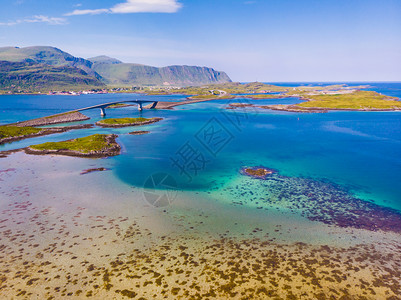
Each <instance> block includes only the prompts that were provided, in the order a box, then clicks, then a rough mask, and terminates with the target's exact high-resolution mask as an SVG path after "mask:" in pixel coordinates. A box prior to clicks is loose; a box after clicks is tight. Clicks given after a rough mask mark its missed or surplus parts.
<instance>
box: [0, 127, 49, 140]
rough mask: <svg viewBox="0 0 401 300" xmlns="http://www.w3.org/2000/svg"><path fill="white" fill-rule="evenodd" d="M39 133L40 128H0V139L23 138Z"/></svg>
mask: <svg viewBox="0 0 401 300" xmlns="http://www.w3.org/2000/svg"><path fill="white" fill-rule="evenodd" d="M40 131H42V129H41V128H35V127H16V126H0V139H4V138H9V137H17V136H23V135H28V134H33V133H38V132H40Z"/></svg>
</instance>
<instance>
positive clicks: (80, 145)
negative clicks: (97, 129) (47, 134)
mask: <svg viewBox="0 0 401 300" xmlns="http://www.w3.org/2000/svg"><path fill="white" fill-rule="evenodd" d="M117 137H118V136H117V135H115V134H93V135H90V136H87V137H83V138H76V139H72V140H67V141H62V142H47V143H43V144H39V145H31V146H29V147H27V148H25V149H24V150H25V153H27V154H35V155H45V154H52V155H66V156H77V157H86V158H102V157H109V156H115V155H118V154H120V151H121V147H120V145H119V144H118V143H117V142H116V138H117Z"/></svg>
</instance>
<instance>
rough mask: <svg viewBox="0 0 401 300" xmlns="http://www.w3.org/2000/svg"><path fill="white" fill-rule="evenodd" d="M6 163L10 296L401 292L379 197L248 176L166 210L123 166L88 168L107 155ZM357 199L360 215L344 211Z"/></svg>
mask: <svg viewBox="0 0 401 300" xmlns="http://www.w3.org/2000/svg"><path fill="white" fill-rule="evenodd" d="M0 164H1V167H0V240H1V241H0V269H1V274H0V298H2V299H16V298H21V299H69V298H71V299H74V298H77V299H82V298H92V299H127V298H133V299H163V298H166V299H228V298H234V299H401V297H400V296H399V295H401V243H400V242H401V236H400V233H399V231H397V228H396V227H395V228H388V227H386V226H384V225H383V226H382V227H380V226H379V228H374V227H369V224H368V223H369V222H373V221H372V219H369V218H368V214H369V213H374V212H373V211H371V210H370V209H371V207H369V206H368V207H361V206H360V205H361V204H360V203H359V204H358V203H357V204H355V202H352V199H347V200H346V201H345V200H344V202H341V203H340V204H339V203H338V202H336V201H335V199H334V198H333V197H330V199H331V204H330V203H329V204H324V203H326V202H322V201H321V199H320V198H319V199H317V198H316V196H314V195H310V191H309V190H302V191H301V192H300V191H299V189H302V188H301V186H309V188H311V189H313V190H317V189H322V190H325V191H330V189H331V188H333V187H331V186H325V185H324V184H318V183H315V184H314V183H311V182H309V181H308V182H303V181H302V182H301V181H296V182H292V181H291V180H292V179H288V180H286V179H285V178H283V177H276V178H274V180H273V181H271V182H264V183H261V182H259V181H252V180H253V179H250V178H246V179H244V180H243V181H241V180H238V181H236V182H233V183H232V185H231V186H226V187H224V188H222V189H220V190H218V191H214V192H212V193H211V194H202V193H195V192H193V193H189V192H186V193H184V192H179V193H178V198H177V199H176V200H175V201H174V202H173V203H172V205H170V206H168V207H161V208H157V207H153V206H152V205H150V204H149V203H147V202H146V200H145V199H144V197H143V190H142V189H141V188H136V187H130V186H128V185H126V184H124V183H122V182H121V181H119V180H118V179H117V178H115V176H114V174H113V172H112V171H105V172H93V173H90V174H85V175H80V172H82V170H84V169H88V168H97V167H105V168H108V169H109V168H110V169H112V167H113V166H112V165H111V162H110V160H107V159H100V160H87V159H81V158H71V157H54V156H43V157H42V156H40V157H36V156H29V155H26V154H24V153H15V154H12V155H10V156H9V157H8V158H1V159H0ZM277 176H279V175H277ZM244 182H246V183H247V184H246V185H243V184H244ZM241 183H242V185H241ZM260 184H264V185H266V186H265V189H266V191H267V192H268V193H270V194H272V195H273V194H274V195H275V196H274V197H272V198H271V199H270V200H269V201H266V200H265V201H263V199H264V198H263V197H265V196H266V195H262V194H261V195H255V192H254V191H255V190H257V186H256V185H260ZM295 184H296V185H297V189H296V190H295V192H294V191H292V192H293V193H286V194H285V195H284V196H285V197H284V196H283V197H279V196H280V195H279V194H277V191H278V190H281V191H283V190H285V189H286V188H287V187H288V185H291V186H293V185H295ZM252 185H255V186H254V188H253V186H252ZM252 191H253V192H252ZM250 193H251V194H250ZM341 193H342V192H341V191H340V192H338V193H337V195H340V196H341V195H342V194H341ZM305 194H306V196H305ZM227 195H231V198H230V199H229V198H227ZM326 196H327V195H326ZM219 197H221V198H222V199H219ZM308 197H309V198H308ZM341 197H343V198H344V197H345V198H346V196H341ZM308 199H309V200H308ZM311 199H312V200H313V201H312V200H311ZM328 199H329V198H328ZM308 201H309V202H310V203H312V204H310V203H309V202H308ZM349 201H351V202H349ZM329 202H330V201H329ZM308 203H309V204H308ZM350 203H352V206H353V207H354V206H355V205H357V206H356V208H357V211H353V215H354V220H357V221H356V223H355V222H354V223H352V222H351V221H350V220H351V219H346V221H344V219H343V218H340V217H339V216H338V214H335V213H333V211H335V209H337V211H344V212H345V211H346V210H347V207H348V206H350V205H351V204H350ZM252 204H254V205H252ZM347 205H348V206H347ZM358 205H359V206H358ZM354 208H355V207H354ZM358 213H359V214H360V215H358ZM394 214H395V215H394ZM374 216H375V215H374ZM386 216H387V215H383V214H380V215H379V217H380V218H381V219H380V220H381V224H387V223H386V219H387V217H386ZM389 216H390V219H391V220H393V221H394V220H395V221H394V222H395V223H392V224H394V226H397V223H396V221H397V220H396V213H395V212H390V214H389ZM358 220H359V221H358ZM347 222H348V223H347ZM358 222H359V223H358ZM366 224H368V225H366ZM365 225H366V226H365Z"/></svg>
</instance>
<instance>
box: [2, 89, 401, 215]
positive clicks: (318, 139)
mask: <svg viewBox="0 0 401 300" xmlns="http://www.w3.org/2000/svg"><path fill="white" fill-rule="evenodd" d="M354 84H355V83H352V85H354ZM369 84H370V85H371V89H372V90H376V91H378V92H381V93H384V94H388V95H391V96H397V97H401V84H400V83H369ZM149 98H150V99H157V100H161V101H169V100H171V101H178V100H182V99H184V97H183V96H180V95H178V96H162V97H161V96H144V95H133V94H132V95H126V94H125V95H124V94H116V95H113V94H107V95H87V96H77V97H72V96H71V97H70V96H45V95H43V96H1V97H0V124H6V123H10V122H15V121H22V120H26V119H30V118H34V117H41V116H46V115H50V114H54V113H59V112H63V111H67V110H71V109H74V108H79V107H84V106H89V105H94V104H98V103H105V102H110V101H118V100H130V99H149ZM244 101H248V102H250V103H258V104H278V103H282V104H290V103H296V102H297V101H298V100H297V99H294V98H288V99H287V98H286V99H267V100H244ZM230 102H239V99H235V100H224V101H223V100H221V101H213V102H204V103H197V104H191V105H187V106H180V107H176V108H175V109H174V110H145V111H143V112H138V111H137V110H136V108H135V107H131V108H120V109H107V117H116V116H139V115H141V116H143V117H153V116H157V117H163V118H164V120H163V121H162V122H159V123H156V124H152V125H149V126H141V127H138V128H122V129H103V128H93V129H87V130H79V131H70V132H66V133H63V134H59V135H53V136H44V137H39V138H34V139H28V140H23V141H20V142H15V143H12V144H7V145H3V146H0V150H10V149H15V148H21V147H25V146H28V145H31V144H36V143H42V142H45V141H58V140H65V139H69V138H73V137H77V136H86V135H88V134H93V133H108V132H113V133H117V134H119V142H120V143H121V144H122V146H123V153H122V154H121V155H120V156H117V157H113V158H109V159H108V165H112V166H113V172H110V173H109V174H112V176H116V177H117V178H119V179H120V180H122V181H124V182H126V183H127V184H129V185H133V186H138V187H142V186H143V185H144V183H145V181H146V180H147V178H149V176H151V175H152V174H155V173H160V172H164V173H168V174H170V175H171V176H172V177H173V178H174V180H175V181H176V183H177V188H178V189H183V190H189V191H202V192H211V193H216V191H218V192H221V191H222V189H223V187H224V186H227V185H229V184H230V183H232V182H236V181H237V180H238V178H239V177H240V176H242V175H240V174H239V170H240V169H241V167H243V166H259V165H263V166H266V167H269V168H274V169H277V170H278V171H279V172H280V175H284V176H290V177H307V178H312V179H316V180H325V181H329V182H333V183H336V184H339V185H340V186H342V187H343V188H344V189H348V190H349V191H350V192H352V193H353V194H355V195H356V196H358V197H360V198H362V199H364V200H367V201H374V202H375V203H377V204H380V205H384V206H389V207H393V208H396V209H399V210H401V155H400V154H401V112H329V113H326V114H298V113H287V112H277V111H270V110H261V109H253V108H248V109H239V110H226V109H225V107H226V106H227V105H228V103H230ZM85 114H87V115H88V116H89V117H91V120H89V121H86V123H93V122H94V121H97V120H99V119H100V115H99V111H98V110H92V111H87V112H85ZM132 130H150V131H151V133H150V134H146V135H140V136H133V135H128V132H130V131H132ZM0 164H1V161H0ZM180 168H181V169H180ZM227 197H228V194H227Z"/></svg>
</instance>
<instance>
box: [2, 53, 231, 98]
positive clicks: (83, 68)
mask: <svg viewBox="0 0 401 300" xmlns="http://www.w3.org/2000/svg"><path fill="white" fill-rule="evenodd" d="M225 82H231V80H230V78H229V77H228V76H227V74H226V73H224V72H220V71H216V70H214V69H212V68H208V67H198V66H167V67H162V68H158V67H152V66H147V65H141V64H133V63H123V62H122V61H120V60H118V59H115V58H111V57H108V56H97V57H93V58H89V59H84V58H79V57H74V56H73V55H71V54H69V53H67V52H64V51H62V50H60V49H57V48H54V47H47V46H36V47H25V48H18V47H0V90H3V91H4V90H7V91H18V90H22V91H49V90H82V89H99V88H105V87H108V86H114V87H116V86H118V87H132V86H162V85H164V86H196V85H204V84H213V83H225Z"/></svg>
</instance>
